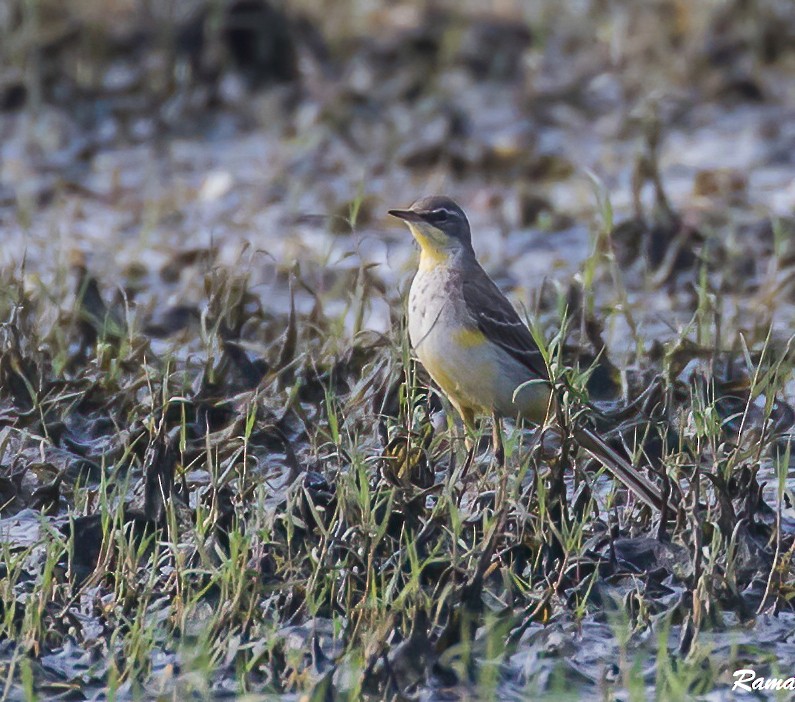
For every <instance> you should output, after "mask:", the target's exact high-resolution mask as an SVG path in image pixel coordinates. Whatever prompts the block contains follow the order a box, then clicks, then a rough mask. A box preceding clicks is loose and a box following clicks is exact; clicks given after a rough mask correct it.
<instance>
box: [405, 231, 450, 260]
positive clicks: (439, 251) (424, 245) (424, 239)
mask: <svg viewBox="0 0 795 702" xmlns="http://www.w3.org/2000/svg"><path fill="white" fill-rule="evenodd" d="M409 229H410V230H411V235H412V236H413V237H414V238H415V239H416V240H417V243H418V244H419V245H420V266H419V268H420V270H421V271H428V270H433V269H434V268H436V266H439V265H441V264H442V263H444V262H445V261H446V260H447V259H448V258H449V256H450V254H449V253H448V252H447V251H446V250H445V249H444V247H443V246H442V245H441V244H440V243H439V242H438V241H437V240H436V239H435V238H434V237H433V235H431V234H430V233H429V232H428V231H424V230H423V229H420V228H419V227H418V226H416V225H415V224H414V223H413V222H410V223H409Z"/></svg>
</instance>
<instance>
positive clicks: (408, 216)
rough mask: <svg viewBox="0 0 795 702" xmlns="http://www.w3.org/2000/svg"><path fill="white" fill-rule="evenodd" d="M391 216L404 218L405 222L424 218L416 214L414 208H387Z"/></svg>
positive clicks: (422, 220)
mask: <svg viewBox="0 0 795 702" xmlns="http://www.w3.org/2000/svg"><path fill="white" fill-rule="evenodd" d="M388 214H391V215H392V216H393V217H397V218H398V219H402V220H405V221H406V222H424V221H425V220H424V219H423V218H422V216H421V215H419V214H417V213H416V212H415V211H414V210H389V213H388Z"/></svg>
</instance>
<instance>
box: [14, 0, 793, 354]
mask: <svg viewBox="0 0 795 702" xmlns="http://www.w3.org/2000/svg"><path fill="white" fill-rule="evenodd" d="M794 69H795V4H793V3H792V2H791V1H790V0H700V1H699V2H687V1H686V0H645V1H644V2H636V1H634V0H533V1H532V2H531V1H527V2H519V1H518V0H515V1H511V0H502V1H498V0H494V1H493V2H475V1H474V0H472V1H469V2H460V1H456V2H453V1H451V2H441V1H439V2H431V1H427V2H421V1H419V0H411V1H409V2H376V1H372V0H338V1H335V2H333V3H332V2H328V1H325V2H324V1H322V0H293V1H292V2H289V3H288V2H280V1H279V0H269V1H266V0H229V1H225V0H205V1H202V0H158V1H155V0H66V1H64V0H4V1H3V3H2V4H0V236H2V248H0V265H2V267H3V269H4V270H5V271H7V272H8V271H12V270H13V271H19V270H20V267H21V266H22V265H23V261H24V266H25V284H26V285H28V286H32V287H34V288H36V287H38V288H39V289H40V290H45V291H47V294H48V295H51V296H53V298H54V299H56V300H68V299H69V296H70V295H72V294H73V286H72V283H71V282H70V280H69V273H68V271H69V267H68V266H67V265H66V264H67V263H69V264H70V265H71V266H72V268H74V266H78V267H80V268H81V269H82V270H85V269H86V268H87V269H88V270H90V271H91V272H92V275H94V276H96V278H97V279H98V280H99V281H100V282H101V287H102V289H103V290H106V291H109V292H108V294H109V295H110V294H117V295H119V296H123V297H124V298H125V299H126V300H127V304H128V305H131V306H132V308H133V309H135V310H137V312H136V314H137V316H138V317H139V319H140V320H143V321H141V324H144V323H146V324H147V325H148V328H149V330H150V331H151V333H153V334H157V333H160V334H162V335H164V336H168V335H170V334H172V333H174V332H177V331H179V329H180V326H181V325H182V324H184V323H186V320H187V319H189V318H190V317H191V315H190V311H191V310H194V309H196V308H198V307H200V306H201V304H202V303H201V300H202V299H203V295H204V288H203V281H204V277H205V275H206V272H207V270H208V268H211V267H213V266H231V267H243V268H244V269H245V270H247V271H249V272H250V275H251V284H252V286H253V289H254V290H255V291H258V294H261V295H262V297H263V298H264V299H265V300H266V305H268V306H269V307H270V308H272V309H274V310H284V309H286V306H287V305H288V299H289V295H288V293H287V290H288V279H289V277H290V272H291V271H296V270H298V271H299V276H300V279H301V280H302V282H303V284H304V285H303V286H301V287H300V289H299V288H297V290H296V295H297V303H298V305H299V307H301V308H302V309H304V310H308V309H309V308H311V307H312V305H313V304H315V303H316V301H317V299H319V298H320V299H323V300H324V303H325V304H326V311H327V312H329V313H332V314H333V313H334V312H335V310H336V311H337V312H339V313H340V314H341V315H343V317H344V316H345V313H346V310H349V309H350V308H351V307H350V297H351V294H352V291H355V292H356V294H357V295H359V296H360V297H361V298H362V299H366V301H367V303H366V305H365V310H364V315H363V317H361V318H360V319H359V320H358V322H357V321H356V320H350V319H346V324H347V325H348V328H349V330H351V331H357V330H358V329H359V328H361V326H362V325H363V326H364V327H368V328H373V329H376V330H385V329H387V328H389V327H390V325H392V324H394V316H395V312H394V306H395V301H396V300H397V298H398V297H399V295H400V292H401V290H402V289H403V287H404V286H405V284H406V281H407V279H408V277H410V271H411V267H412V262H413V260H414V258H413V257H414V255H415V254H414V248H413V246H412V243H411V241H410V237H409V236H408V233H407V232H406V231H405V230H404V229H403V228H402V227H401V226H400V225H399V223H396V222H390V221H388V218H387V217H386V215H385V211H386V209H388V208H389V207H405V206H408V205H409V204H410V203H411V202H412V201H413V200H415V199H416V198H418V197H420V196H422V195H427V194H430V193H441V192H444V193H447V194H450V195H451V196H453V197H454V198H456V199H457V200H458V201H459V202H461V204H462V205H463V206H464V207H465V209H466V210H467V211H468V213H469V215H470V219H471V221H472V224H473V227H474V231H475V235H474V243H475V247H476V250H477V251H478V253H479V255H480V256H481V258H482V260H483V261H484V264H485V266H486V268H487V269H488V270H489V272H490V273H492V275H494V276H495V277H496V278H497V280H498V282H500V284H501V285H503V287H504V288H505V289H506V290H510V291H511V292H512V295H513V296H514V299H515V300H516V301H517V302H519V303H520V304H524V305H528V306H530V307H535V308H537V309H544V307H545V305H546V306H547V307H551V306H554V304H555V299H558V300H559V299H560V298H561V296H564V297H566V298H567V299H568V300H569V301H570V302H571V301H574V300H575V298H576V296H577V291H578V290H579V289H581V288H582V286H583V285H585V286H586V287H587V286H593V290H594V292H595V294H596V295H597V298H598V299H599V301H600V304H601V305H602V306H603V307H604V308H605V309H609V308H610V307H611V305H613V306H615V305H619V304H623V305H624V306H627V305H629V306H631V307H632V308H634V309H635V310H636V313H637V316H636V323H637V324H640V325H641V327H642V328H643V331H644V332H645V333H646V334H647V335H648V336H649V337H652V338H658V337H659V335H666V334H670V333H671V329H672V328H673V326H674V325H675V324H676V323H677V320H687V319H688V318H689V317H690V316H691V315H692V312H693V309H694V308H695V305H696V302H697V301H696V299H695V298H696V293H695V292H694V286H693V281H694V280H697V279H699V277H700V276H704V275H706V276H707V278H708V280H709V285H710V289H711V290H712V291H713V292H715V293H716V294H720V293H723V294H722V295H721V299H725V300H726V304H727V309H730V310H732V311H731V314H734V315H737V318H738V319H740V320H742V323H741V324H738V326H743V325H747V324H757V323H758V324H759V325H764V324H765V323H767V322H769V321H770V320H771V319H772V317H773V315H775V314H778V313H781V314H783V315H785V317H786V319H787V320H790V315H789V312H788V311H786V310H785V311H783V312H782V311H781V310H779V309H778V302H777V301H781V302H786V301H788V300H789V298H790V297H791V294H790V293H788V292H787V293H786V295H784V294H781V293H780V291H781V286H784V288H785V290H789V287H787V286H789V282H788V281H789V280H790V279H791V278H792V276H788V273H787V272H786V271H785V272H783V273H782V272H781V271H780V270H778V269H777V270H776V271H774V272H773V273H772V274H771V271H770V267H769V265H768V264H767V258H766V256H767V255H768V254H770V253H771V252H772V251H773V250H774V249H775V248H776V247H777V246H779V247H781V246H783V247H784V248H785V249H786V247H787V246H788V244H787V242H788V240H789V236H788V235H789V232H790V231H791V222H790V216H791V215H792V212H793V205H794V204H795V183H794V182H793V165H794V164H793V161H795V107H794V106H795V70H794ZM606 234H609V235H610V237H609V242H606V240H604V237H603V235H606ZM782 242H783V243H782ZM600 247H602V248H604V247H607V248H604V253H605V255H608V254H609V256H611V257H612V259H611V260H613V261H615V262H617V264H618V268H619V269H620V270H621V272H622V273H623V275H624V282H625V283H626V286H627V289H628V294H627V295H628V296H626V297H622V298H621V299H618V298H616V294H617V293H616V291H615V288H616V286H615V276H614V275H611V274H610V272H609V268H607V267H606V268H605V271H604V274H603V275H598V274H597V275H595V276H594V277H593V279H590V278H588V279H584V276H583V274H582V269H583V264H584V262H585V261H586V259H588V257H589V256H591V254H593V253H594V252H598V251H600V250H601V249H600ZM781 260H784V261H786V260H787V258H786V256H784V257H783V258H782V259H781ZM296 265H297V266H298V268H296ZM771 275H773V278H772V279H771V277H770V276H771ZM776 276H779V277H776ZM600 280H602V281H603V282H604V283H605V284H604V286H603V288H600V286H599V282H600ZM770 285H772V286H773V287H772V288H770ZM790 287H791V286H790ZM660 290H664V291H665V294H664V295H660V294H659V291H660ZM771 290H777V291H779V292H778V293H777V296H776V300H777V301H776V302H771V300H772V298H771ZM114 291H115V293H114ZM545 295H547V296H548V299H547V298H545ZM789 307H791V305H790V306H789ZM789 307H788V308H787V309H789ZM164 310H166V311H171V312H174V311H175V310H176V311H177V312H179V311H180V310H182V311H183V312H185V311H186V310H187V312H186V313H185V314H182V316H180V314H178V313H175V314H172V315H171V316H170V317H169V316H167V317H166V318H165V321H163V320H161V319H160V317H159V315H162V313H163V311H164ZM749 313H750V315H749ZM626 324H627V320H626V316H625V315H616V316H614V317H610V318H609V319H608V330H607V331H608V333H609V334H610V335H611V337H612V338H613V339H618V340H619V341H620V340H621V339H622V338H623V335H624V334H625V332H626Z"/></svg>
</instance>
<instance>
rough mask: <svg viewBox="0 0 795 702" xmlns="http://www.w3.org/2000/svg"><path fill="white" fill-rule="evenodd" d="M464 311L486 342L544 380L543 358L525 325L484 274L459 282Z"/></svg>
mask: <svg viewBox="0 0 795 702" xmlns="http://www.w3.org/2000/svg"><path fill="white" fill-rule="evenodd" d="M462 287H463V293H464V303H465V304H466V307H467V311H468V312H469V314H470V316H471V317H472V319H473V320H474V321H475V323H476V324H477V327H478V329H479V330H480V331H481V332H482V333H483V334H484V335H485V337H486V338H487V339H489V340H490V341H492V342H493V343H495V344H497V345H498V346H499V347H500V348H501V349H503V350H504V351H505V352H506V353H508V354H509V355H510V356H511V357H512V358H514V359H515V360H517V361H518V362H519V363H521V364H522V365H523V366H525V367H526V368H527V369H528V370H529V371H530V372H531V373H532V374H533V377H534V378H543V379H547V378H548V377H549V374H548V373H547V367H546V364H545V363H544V357H543V356H542V355H541V352H540V351H539V350H538V346H537V345H536V342H535V341H534V340H533V336H532V334H531V333H530V330H529V329H528V328H527V325H526V324H525V323H524V322H523V321H522V320H521V319H520V318H519V315H518V314H517V313H516V310H515V309H514V308H513V305H511V303H510V302H508V299H507V298H506V297H505V295H503V294H502V292H501V291H500V289H499V288H498V287H497V286H496V284H495V283H494V281H492V280H491V278H489V277H488V275H486V273H485V271H482V270H478V271H476V272H474V273H473V274H470V275H465V276H464V277H463V280H462Z"/></svg>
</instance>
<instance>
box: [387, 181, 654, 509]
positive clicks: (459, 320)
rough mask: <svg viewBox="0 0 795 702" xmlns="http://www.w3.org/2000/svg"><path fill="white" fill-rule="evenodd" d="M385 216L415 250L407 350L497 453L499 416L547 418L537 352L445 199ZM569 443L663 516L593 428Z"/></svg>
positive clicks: (546, 388)
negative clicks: (398, 222)
mask: <svg viewBox="0 0 795 702" xmlns="http://www.w3.org/2000/svg"><path fill="white" fill-rule="evenodd" d="M389 214H391V215H393V216H395V217H399V218H400V219H402V220H404V221H405V222H406V224H408V227H409V229H410V230H411V233H412V234H413V235H414V238H415V239H416V240H417V242H418V243H419V245H420V264H419V269H418V271H417V274H416V276H415V277H414V281H413V282H412V284H411V292H410V294H409V308H408V322H409V337H410V339H411V345H412V346H413V348H414V351H415V352H416V354H417V356H418V357H419V360H420V361H421V362H422V364H423V365H424V366H425V369H426V370H427V371H428V373H429V374H430V376H431V378H433V380H434V382H436V383H437V384H438V385H439V387H440V388H441V389H442V391H443V392H444V393H445V394H446V395H447V397H448V398H449V400H450V402H451V403H452V404H453V406H454V407H455V409H456V410H457V411H458V413H459V414H460V415H461V417H462V419H463V420H464V423H465V424H466V425H467V427H468V428H469V429H470V430H472V429H473V428H474V421H475V417H476V415H480V414H491V415H493V416H494V422H495V452H496V451H497V450H500V451H501V446H499V436H500V430H499V420H500V418H501V417H514V418H519V419H524V420H528V421H530V422H532V423H534V424H539V425H540V424H543V423H544V422H545V421H546V418H547V416H548V414H549V411H550V407H551V402H552V400H553V398H552V387H551V384H550V382H549V374H548V372H547V367H546V364H545V363H544V359H543V357H542V355H541V352H540V351H539V350H538V346H537V345H536V343H535V341H534V340H533V337H532V335H531V334H530V330H529V329H528V328H527V326H526V325H525V324H524V322H522V320H521V319H520V318H519V315H518V314H517V312H516V310H515V309H514V308H513V306H512V305H511V303H510V302H508V299H507V298H506V297H505V295H503V294H502V292H501V291H500V289H499V288H498V287H497V285H496V284H495V283H494V281H493V280H492V279H491V278H489V276H488V274H487V273H486V271H484V270H483V268H482V267H481V265H480V264H479V263H478V261H477V258H476V257H475V251H474V249H473V248H472V235H471V232H470V228H469V222H468V220H467V217H466V215H465V214H464V211H463V210H462V209H461V207H459V206H458V204H456V203H455V202H454V201H453V200H451V199H450V198H449V197H443V196H433V197H425V198H422V199H420V200H417V202H415V203H414V204H413V205H412V206H411V207H410V208H409V209H407V210H389ZM531 380H534V381H538V382H531V383H528V381H531ZM574 437H575V439H576V440H577V442H578V443H579V444H580V446H582V448H584V449H585V450H586V451H587V452H588V453H590V454H591V455H592V456H594V457H595V458H596V459H597V460H598V461H600V462H601V463H602V464H604V466H605V467H606V468H607V469H608V470H609V471H610V472H611V473H612V474H613V475H614V476H615V477H616V478H617V479H618V480H620V481H621V482H622V483H623V484H624V485H625V486H626V487H627V488H629V489H630V490H631V491H632V492H634V493H635V494H636V495H637V496H638V497H639V498H640V499H641V500H643V501H644V502H646V503H647V504H649V505H651V506H652V507H655V508H656V509H662V506H663V503H664V500H663V497H662V495H661V493H660V490H659V489H658V487H657V486H656V485H655V484H654V483H652V482H651V481H650V480H648V479H647V478H646V477H645V476H643V475H641V474H640V473H638V471H636V470H635V469H634V468H633V467H632V466H631V465H630V464H629V462H628V461H627V460H626V459H625V458H624V457H623V456H621V455H620V454H618V453H617V452H616V451H614V450H613V449H612V448H610V447H609V446H608V445H607V444H606V443H605V442H604V441H603V440H602V439H601V438H600V437H599V436H598V435H597V434H595V433H594V432H593V431H592V430H591V429H589V428H588V427H585V426H579V425H578V426H576V427H575V428H574Z"/></svg>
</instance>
